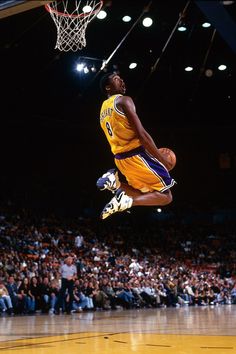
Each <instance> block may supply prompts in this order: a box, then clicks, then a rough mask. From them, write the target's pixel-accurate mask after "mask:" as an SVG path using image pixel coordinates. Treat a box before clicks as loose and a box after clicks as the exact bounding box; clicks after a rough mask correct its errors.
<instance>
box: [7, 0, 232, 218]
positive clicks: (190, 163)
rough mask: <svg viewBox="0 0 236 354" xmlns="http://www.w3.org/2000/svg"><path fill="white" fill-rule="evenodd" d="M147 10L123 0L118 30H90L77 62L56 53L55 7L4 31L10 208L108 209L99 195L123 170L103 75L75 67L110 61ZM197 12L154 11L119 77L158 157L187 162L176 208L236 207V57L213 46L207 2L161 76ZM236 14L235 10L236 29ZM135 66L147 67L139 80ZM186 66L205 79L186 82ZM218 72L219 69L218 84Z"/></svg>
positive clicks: (12, 21) (181, 168) (118, 57)
mask: <svg viewBox="0 0 236 354" xmlns="http://www.w3.org/2000/svg"><path fill="white" fill-rule="evenodd" d="M146 3H147V2H146V1H128V0H126V1H117V0H113V1H112V2H111V3H110V6H108V7H107V8H106V11H107V13H108V16H107V19H106V20H104V21H99V20H98V19H94V20H93V21H92V22H91V23H90V24H89V25H88V28H87V36H86V38H87V46H86V48H84V49H83V50H82V51H79V52H76V53H71V52H69V53H61V52H59V51H58V50H55V49H54V45H55V40H56V31H55V25H54V24H53V22H52V19H51V18H50V16H49V15H48V13H47V12H46V11H45V10H44V8H43V7H41V8H38V9H34V10H30V11H27V12H25V13H21V14H17V15H14V16H11V17H7V18H5V19H2V20H1V22H0V33H1V42H0V48H1V69H0V70H1V71H0V76H1V119H0V124H1V139H0V149H1V174H0V196H1V200H2V201H3V202H4V201H5V200H8V199H12V200H14V201H15V202H17V203H19V205H22V206H30V207H32V208H39V209H41V210H48V211H53V212H59V213H68V214H70V213H74V214H76V213H79V212H81V211H82V210H83V211H84V210H90V211H91V210H95V214H96V213H97V212H98V211H99V210H100V209H101V208H102V207H103V205H104V203H106V202H107V200H108V199H109V197H110V196H109V195H108V194H106V192H104V193H101V192H98V191H97V190H96V186H95V184H96V180H97V178H98V177H99V176H100V175H101V174H102V173H103V172H105V171H106V170H107V169H108V168H111V167H113V158H112V155H111V152H110V149H109V146H108V144H107V142H106V140H105V136H103V132H102V131H101V129H100V126H99V110H100V105H101V103H102V100H103V99H104V97H103V95H102V94H101V92H100V90H99V80H100V78H101V76H102V74H103V73H98V72H97V73H89V74H87V75H82V74H79V73H77V72H76V71H75V65H76V63H77V61H78V57H79V56H89V57H94V58H99V59H106V58H108V57H109V55H110V54H111V53H112V51H113V50H114V49H115V48H116V46H117V45H118V44H119V42H120V41H121V39H122V38H123V37H124V35H125V34H126V33H127V31H128V30H129V29H130V27H131V25H132V24H133V23H134V21H135V20H136V19H137V18H138V16H139V15H140V14H141V12H142V10H143V6H144V5H145V4H146ZM186 3H187V2H186V1H175V2H172V1H154V2H153V4H152V5H151V8H150V12H149V15H150V16H151V17H152V18H153V20H154V24H153V26H152V27H150V28H148V29H145V28H144V27H143V26H142V25H141V23H139V24H138V25H137V26H135V28H134V29H133V31H132V32H131V34H130V35H129V36H128V37H127V39H126V40H125V42H124V43H123V44H122V46H121V47H120V49H119V50H118V51H117V52H116V54H115V55H114V57H113V58H112V60H111V62H110V63H109V66H108V70H117V71H118V73H119V74H120V75H121V76H122V77H123V78H124V80H125V81H126V85H127V94H128V95H130V96H132V97H133V98H134V100H135V103H136V108H137V112H138V115H139V116H140V119H141V121H142V123H143V125H144V127H145V128H146V129H147V130H148V131H149V132H150V134H151V135H152V137H153V138H154V140H155V142H156V144H157V146H158V147H162V146H167V147H170V148H171V149H173V150H174V151H175V152H176V155H177V165H176V167H175V169H174V170H173V171H172V175H173V177H174V178H175V179H176V181H177V183H178V184H177V185H176V186H175V187H174V189H173V194H174V202H173V207H175V208H178V207H179V206H183V205H185V206H190V205H196V206H197V207H198V208H200V209H201V208H205V207H206V206H212V205H214V206H221V207H225V208H227V207H232V206H233V207H235V197H236V193H235V180H236V178H235V177H236V148H235V126H236V124H235V63H236V61H235V53H234V51H233V49H232V48H231V47H230V45H229V44H228V43H226V41H225V39H224V38H223V37H222V36H221V35H220V34H219V33H218V32H217V31H216V34H215V37H214V40H213V43H212V45H210V41H211V38H212V35H213V31H214V27H213V26H212V27H210V28H209V29H202V27H201V23H202V22H203V20H208V19H206V18H205V16H204V15H203V13H202V12H201V11H200V9H199V8H198V6H197V5H196V3H195V2H193V1H192V2H190V4H189V6H188V9H187V11H186V14H185V17H184V20H185V21H186V22H187V25H188V31H187V32H185V33H180V32H177V31H175V33H174V34H173V36H172V37H171V40H170V42H169V44H168V46H167V48H166V50H165V52H164V53H163V55H162V56H161V59H160V62H159V64H158V66H157V69H156V71H155V72H153V73H152V74H151V75H150V72H151V67H152V65H153V64H154V62H155V61H156V59H157V58H158V57H159V56H160V55H161V51H162V49H163V47H164V45H165V44H166V41H167V39H168V38H169V36H170V34H171V31H172V30H173V28H174V26H175V24H176V22H177V20H178V17H179V14H180V13H181V11H182V10H183V8H184V7H185V5H186ZM235 7H236V5H235V3H234V4H233V5H231V6H227V11H228V12H229V14H230V16H232V18H233V19H235V18H236V17H235V12H236V11H235ZM224 8H225V9H226V6H225V7H224ZM126 14H131V15H132V16H133V21H132V22H131V23H128V24H125V23H123V22H122V21H121V18H122V16H123V15H126ZM208 51H209V55H208V56H207V60H206V63H205V65H204V60H205V59H206V55H207V53H208ZM131 61H136V62H137V63H138V67H137V68H136V69H135V70H132V71H131V70H129V69H128V65H129V63H130V62H131ZM94 63H95V64H97V63H98V61H96V60H95V61H94ZM223 63H225V64H226V65H227V66H228V69H227V70H226V71H224V72H220V71H218V70H217V66H218V65H220V64H223ZM114 65H115V67H114ZM186 65H193V66H194V69H195V70H194V71H193V72H191V73H186V72H185V71H184V67H185V66H186ZM206 69H212V71H213V75H212V76H211V77H207V76H206V75H205V70H206ZM222 154H223V155H222Z"/></svg>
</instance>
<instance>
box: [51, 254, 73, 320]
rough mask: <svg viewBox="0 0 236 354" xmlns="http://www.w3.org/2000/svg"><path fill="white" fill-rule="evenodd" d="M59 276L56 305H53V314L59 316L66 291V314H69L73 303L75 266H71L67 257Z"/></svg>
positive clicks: (70, 261) (71, 259) (71, 262)
mask: <svg viewBox="0 0 236 354" xmlns="http://www.w3.org/2000/svg"><path fill="white" fill-rule="evenodd" d="M60 274H61V289H60V292H59V295H58V299H57V303H56V305H55V314H56V315H59V313H60V308H62V307H63V301H65V295H66V290H68V296H69V301H68V302H67V301H65V309H66V313H67V314H70V313H71V310H72V303H73V288H74V280H75V279H76V276H77V269H76V266H75V265H74V264H73V258H72V257H67V258H66V259H65V261H64V264H63V265H62V266H61V268H60Z"/></svg>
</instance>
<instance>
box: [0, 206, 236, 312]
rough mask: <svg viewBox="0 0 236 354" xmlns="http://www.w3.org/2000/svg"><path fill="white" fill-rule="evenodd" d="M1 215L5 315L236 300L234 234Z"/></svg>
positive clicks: (215, 228) (231, 230) (170, 225)
mask: <svg viewBox="0 0 236 354" xmlns="http://www.w3.org/2000/svg"><path fill="white" fill-rule="evenodd" d="M124 220H126V222H125V223H124V224H123V225H122V226H118V224H117V225H112V223H110V224H109V223H107V224H106V223H103V224H101V223H99V222H94V220H92V219H90V218H82V217H81V218H77V219H74V220H68V221H67V222H66V221H65V220H63V221H61V220H59V219H58V218H56V217H55V216H49V217H46V218H45V217H37V216H35V215H32V214H30V213H29V212H28V211H26V210H20V212H18V213H16V212H14V213H13V212H10V211H9V210H7V209H5V210H2V212H1V215H0V312H1V314H2V315H3V314H9V315H13V314H34V313H36V312H40V313H49V314H60V313H63V312H65V313H68V314H70V313H72V312H82V311H94V310H98V309H103V310H108V309H117V308H120V307H122V308H124V309H130V308H146V307H147V308H148V307H151V308H158V307H180V306H218V305H223V304H225V305H228V304H236V269H235V258H236V247H235V245H236V231H235V226H234V225H232V226H231V227H230V226H228V227H227V229H226V228H225V225H224V224H221V225H219V224H216V225H204V224H200V225H192V224H191V223H190V224H188V225H185V224H181V223H176V222H175V221H171V222H166V223H158V225H157V223H155V222H154V223H153V224H150V225H149V227H146V226H145V225H144V226H143V227H141V224H140V223H139V224H138V226H137V227H135V225H134V224H132V223H129V222H127V218H125V217H124Z"/></svg>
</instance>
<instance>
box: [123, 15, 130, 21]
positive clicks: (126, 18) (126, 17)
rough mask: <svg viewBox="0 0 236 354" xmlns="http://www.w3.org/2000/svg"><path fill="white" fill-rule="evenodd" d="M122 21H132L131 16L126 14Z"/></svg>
mask: <svg viewBox="0 0 236 354" xmlns="http://www.w3.org/2000/svg"><path fill="white" fill-rule="evenodd" d="M122 21H124V22H130V21H131V17H130V16H124V17H123V18H122Z"/></svg>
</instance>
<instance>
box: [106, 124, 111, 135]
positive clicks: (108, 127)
mask: <svg viewBox="0 0 236 354" xmlns="http://www.w3.org/2000/svg"><path fill="white" fill-rule="evenodd" d="M106 128H107V131H108V134H109V135H110V136H112V135H113V132H112V129H111V126H110V123H109V122H106Z"/></svg>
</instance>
